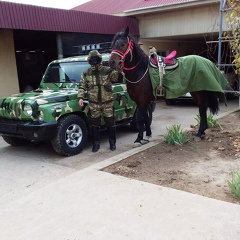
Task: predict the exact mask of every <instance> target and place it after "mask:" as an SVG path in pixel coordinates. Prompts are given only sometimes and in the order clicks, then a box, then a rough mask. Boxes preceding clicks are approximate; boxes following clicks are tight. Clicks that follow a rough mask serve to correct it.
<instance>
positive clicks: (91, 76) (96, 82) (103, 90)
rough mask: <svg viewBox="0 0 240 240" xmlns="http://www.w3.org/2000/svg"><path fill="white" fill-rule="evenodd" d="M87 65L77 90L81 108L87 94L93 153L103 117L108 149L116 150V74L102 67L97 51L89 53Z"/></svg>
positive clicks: (97, 147)
mask: <svg viewBox="0 0 240 240" xmlns="http://www.w3.org/2000/svg"><path fill="white" fill-rule="evenodd" d="M88 63H89V64H90V65H91V68H89V69H86V70H85V71H83V73H82V76H81V81H80V84H79V90H78V100H79V105H80V106H83V98H84V94H85V91H87V92H88V101H89V109H90V116H91V125H92V135H93V148H92V151H93V152H97V151H98V149H99V148H100V138H99V130H100V126H101V116H102V115H103V117H104V121H105V123H106V126H107V129H108V135H109V143H110V149H111V150H112V151H114V150H115V149H116V129H115V117H114V110H113V91H112V82H116V81H117V80H118V73H117V72H116V71H114V70H112V69H111V68H110V67H106V66H103V65H102V56H101V54H100V53H99V52H98V51H97V50H93V51H90V52H89V55H88Z"/></svg>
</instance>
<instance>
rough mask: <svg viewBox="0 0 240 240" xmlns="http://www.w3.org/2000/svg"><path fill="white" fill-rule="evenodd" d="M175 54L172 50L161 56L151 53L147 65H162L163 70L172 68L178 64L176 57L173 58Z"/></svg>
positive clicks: (157, 66) (154, 66)
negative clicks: (165, 55)
mask: <svg viewBox="0 0 240 240" xmlns="http://www.w3.org/2000/svg"><path fill="white" fill-rule="evenodd" d="M176 54H177V52H176V51H172V52H171V53H170V54H169V55H168V56H167V57H162V56H158V55H156V53H153V54H151V55H150V57H149V65H150V66H151V67H153V68H159V66H162V67H164V69H165V70H173V69H175V68H177V67H178V65H179V64H178V61H177V59H176V58H174V57H175V56H176Z"/></svg>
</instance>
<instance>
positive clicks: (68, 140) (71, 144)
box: [51, 115, 87, 156]
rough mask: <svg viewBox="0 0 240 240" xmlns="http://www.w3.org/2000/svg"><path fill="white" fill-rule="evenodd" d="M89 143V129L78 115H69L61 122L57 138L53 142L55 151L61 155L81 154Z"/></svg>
mask: <svg viewBox="0 0 240 240" xmlns="http://www.w3.org/2000/svg"><path fill="white" fill-rule="evenodd" d="M86 141H87V127H86V124H85V122H84V120H83V119H82V118H81V117H79V116H77V115H67V116H65V117H63V118H62V119H60V120H59V123H58V127H57V132H56V136H55V138H54V139H53V140H51V143H52V147H53V149H54V150H55V151H56V152H57V153H58V154H60V155H63V156H72V155H75V154H78V153H80V152H81V151H82V150H83V147H84V145H85V143H86Z"/></svg>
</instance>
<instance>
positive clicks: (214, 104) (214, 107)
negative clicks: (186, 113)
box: [207, 91, 219, 114]
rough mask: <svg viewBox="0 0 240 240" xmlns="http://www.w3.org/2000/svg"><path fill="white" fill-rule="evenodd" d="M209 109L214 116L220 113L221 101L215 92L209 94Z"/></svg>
mask: <svg viewBox="0 0 240 240" xmlns="http://www.w3.org/2000/svg"><path fill="white" fill-rule="evenodd" d="M207 101H208V105H207V107H208V108H209V109H210V112H211V113H212V114H217V113H218V111H219V101H218V98H217V97H216V95H215V93H214V92H211V91H208V92H207Z"/></svg>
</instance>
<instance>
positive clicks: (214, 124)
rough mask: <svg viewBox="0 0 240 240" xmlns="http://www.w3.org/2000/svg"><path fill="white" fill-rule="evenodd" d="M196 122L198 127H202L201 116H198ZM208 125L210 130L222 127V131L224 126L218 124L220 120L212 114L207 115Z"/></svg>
mask: <svg viewBox="0 0 240 240" xmlns="http://www.w3.org/2000/svg"><path fill="white" fill-rule="evenodd" d="M194 119H195V120H197V122H198V123H197V125H196V126H199V125H200V120H201V118H200V114H197V116H196V117H195V118H194ZM207 124H208V127H209V128H213V127H220V129H221V130H222V126H221V125H220V124H219V123H218V120H217V119H216V118H214V117H213V115H212V114H211V113H210V114H208V115H207Z"/></svg>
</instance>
